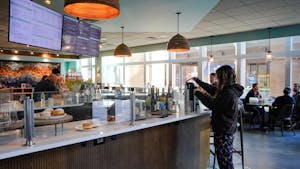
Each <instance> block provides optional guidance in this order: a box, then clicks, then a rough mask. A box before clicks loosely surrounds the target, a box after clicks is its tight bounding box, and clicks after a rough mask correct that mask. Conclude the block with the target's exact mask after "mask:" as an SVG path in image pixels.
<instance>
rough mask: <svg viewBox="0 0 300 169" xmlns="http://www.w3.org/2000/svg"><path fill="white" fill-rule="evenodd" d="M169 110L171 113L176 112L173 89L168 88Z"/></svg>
mask: <svg viewBox="0 0 300 169" xmlns="http://www.w3.org/2000/svg"><path fill="white" fill-rule="evenodd" d="M167 110H168V111H169V112H175V103H174V99H173V93H171V88H170V87H169V88H168V93H167Z"/></svg>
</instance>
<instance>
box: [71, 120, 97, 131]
mask: <svg viewBox="0 0 300 169" xmlns="http://www.w3.org/2000/svg"><path fill="white" fill-rule="evenodd" d="M97 127H99V123H97V122H93V121H85V122H83V123H82V124H81V125H77V126H75V129H76V130H78V131H89V130H93V129H95V128H97Z"/></svg>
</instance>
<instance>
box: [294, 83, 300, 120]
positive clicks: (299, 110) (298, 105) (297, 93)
mask: <svg viewBox="0 0 300 169" xmlns="http://www.w3.org/2000/svg"><path fill="white" fill-rule="evenodd" d="M293 92H294V94H293V98H294V100H295V108H294V116H295V119H296V120H297V121H298V120H300V84H299V83H294V86H293Z"/></svg>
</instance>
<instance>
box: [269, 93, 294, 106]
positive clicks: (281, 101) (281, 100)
mask: <svg viewBox="0 0 300 169" xmlns="http://www.w3.org/2000/svg"><path fill="white" fill-rule="evenodd" d="M285 104H295V100H294V98H293V97H291V96H289V95H283V96H279V97H277V98H276V99H275V101H274V102H273V103H272V106H273V107H277V109H278V110H280V109H281V108H282V107H283V106H284V105H285Z"/></svg>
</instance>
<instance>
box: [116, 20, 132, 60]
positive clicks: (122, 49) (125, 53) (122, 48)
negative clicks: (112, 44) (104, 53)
mask: <svg viewBox="0 0 300 169" xmlns="http://www.w3.org/2000/svg"><path fill="white" fill-rule="evenodd" d="M121 29H122V43H121V44H120V45H119V46H117V47H116V49H115V51H114V56H116V57H130V56H131V51H130V49H129V47H128V46H127V45H125V44H124V43H123V32H124V26H122V27H121Z"/></svg>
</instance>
